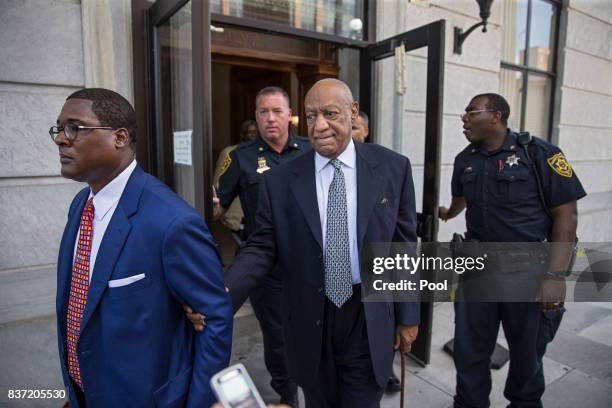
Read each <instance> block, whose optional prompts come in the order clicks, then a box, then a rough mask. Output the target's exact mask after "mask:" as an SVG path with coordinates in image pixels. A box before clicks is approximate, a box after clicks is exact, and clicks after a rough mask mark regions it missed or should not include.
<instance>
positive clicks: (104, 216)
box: [72, 160, 136, 283]
mask: <svg viewBox="0 0 612 408" xmlns="http://www.w3.org/2000/svg"><path fill="white" fill-rule="evenodd" d="M135 168H136V160H133V161H132V163H131V164H130V165H129V166H127V167H126V168H125V170H123V171H122V172H121V173H120V174H119V175H118V176H117V177H115V178H114V179H113V180H111V182H110V183H108V184H107V185H105V186H104V188H102V190H100V191H98V193H97V194H94V193H93V192H92V191H91V189H90V190H89V198H91V197H93V206H94V219H93V237H92V240H91V256H90V258H89V283H91V277H92V276H93V271H94V266H95V265H96V257H97V256H98V250H99V249H100V243H101V242H102V238H104V233H105V232H106V228H107V227H108V223H109V222H110V220H111V218H113V214H114V213H115V209H116V208H117V204H118V203H119V199H120V198H121V195H122V194H123V190H125V186H126V184H127V182H128V179H129V178H130V175H131V174H132V172H133V171H134V169H135ZM79 234H80V230H79ZM78 244H79V237H78V236H77V240H76V242H75V243H74V254H76V250H77V245H78ZM74 254H73V258H72V261H73V262H74Z"/></svg>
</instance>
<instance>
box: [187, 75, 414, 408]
mask: <svg viewBox="0 0 612 408" xmlns="http://www.w3.org/2000/svg"><path fill="white" fill-rule="evenodd" d="M305 110H306V120H307V124H308V136H309V139H310V143H311V144H312V147H313V149H314V150H313V151H311V152H308V153H306V154H304V155H302V156H300V157H298V158H296V159H294V160H292V161H291V162H289V163H286V164H284V165H283V166H281V167H279V168H278V169H272V170H270V171H268V172H266V173H265V174H264V177H263V182H262V185H261V186H260V190H259V191H260V198H259V204H258V212H257V228H256V231H255V232H254V233H253V234H252V235H251V236H250V238H249V240H248V241H247V243H246V245H245V247H244V248H243V249H242V250H241V252H240V253H239V254H238V256H237V257H236V259H235V261H234V264H233V265H232V268H231V269H230V271H229V272H228V274H227V276H226V285H227V287H228V288H229V292H230V295H231V296H232V301H233V302H234V308H237V307H238V306H239V305H240V304H241V303H242V302H243V301H244V300H245V299H246V297H247V296H248V294H249V293H250V292H251V291H252V290H253V288H255V287H256V286H257V284H258V282H259V281H260V280H261V279H262V277H263V276H264V275H265V274H266V273H267V272H268V271H269V270H271V269H272V266H273V265H275V264H276V263H277V262H278V264H279V267H280V270H281V275H282V279H283V292H282V302H283V303H282V304H283V331H284V336H285V344H286V352H287V359H288V365H289V373H290V375H291V378H292V379H293V380H294V381H296V382H297V383H298V384H299V385H300V386H301V387H302V388H303V390H304V395H305V398H306V405H307V407H313V408H326V407H329V408H331V407H351V408H355V407H357V408H359V407H363V408H373V407H378V406H379V405H380V399H381V398H382V394H383V389H384V387H385V385H386V384H387V380H388V379H389V377H390V376H391V373H392V362H393V348H394V345H395V347H399V346H400V345H401V347H402V349H403V351H404V352H407V351H409V350H410V344H411V343H412V342H413V341H414V340H415V338H416V335H417V332H418V323H419V305H418V304H417V303H395V304H394V303H391V302H378V303H363V302H362V301H361V295H360V293H361V275H360V270H359V252H360V251H361V250H362V248H364V245H365V244H367V243H370V242H415V241H416V211H415V200H414V187H413V182H412V173H411V167H410V162H409V160H408V159H407V158H406V157H404V156H401V155H399V154H397V153H394V152H392V151H390V150H388V149H385V148H384V147H381V146H377V145H373V144H363V143H353V141H352V140H351V122H352V121H355V120H356V119H357V115H358V112H359V109H358V104H357V102H354V101H353V97H352V94H351V91H350V90H349V88H348V86H347V85H346V84H344V83H343V82H341V81H339V80H336V79H323V80H321V81H319V82H317V83H316V84H315V85H314V86H313V87H312V89H311V90H310V91H309V92H308V94H307V95H306V100H305ZM194 309H195V310H198V309H197V308H194ZM198 311H199V310H198ZM206 319H207V322H208V316H207V317H206ZM204 330H206V329H204Z"/></svg>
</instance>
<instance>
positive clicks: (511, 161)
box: [506, 154, 520, 167]
mask: <svg viewBox="0 0 612 408" xmlns="http://www.w3.org/2000/svg"><path fill="white" fill-rule="evenodd" d="M519 159H520V157H516V154H513V155H511V156H508V158H507V159H506V164H507V165H508V166H509V167H512V166H514V165H515V164H516V165H517V166H518V161H519Z"/></svg>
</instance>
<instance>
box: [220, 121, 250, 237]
mask: <svg viewBox="0 0 612 408" xmlns="http://www.w3.org/2000/svg"><path fill="white" fill-rule="evenodd" d="M257 135H258V131H257V122H255V121H254V120H245V121H244V122H243V123H242V125H241V126H240V142H241V143H245V142H250V141H252V140H255V138H256V137H257ZM236 146H238V145H231V146H227V147H225V148H224V149H223V150H221V153H219V158H218V159H217V164H216V165H215V173H214V175H213V187H214V189H215V191H216V190H218V189H219V178H220V177H221V169H222V168H223V166H224V163H225V161H226V160H227V158H228V157H229V154H230V152H231V151H232V150H234V149H235V148H236ZM243 218H244V212H243V211H242V206H241V205H240V199H239V198H238V197H236V198H234V200H233V201H232V203H231V204H230V205H229V207H228V208H227V210H225V211H224V212H223V215H222V216H221V217H220V221H221V223H222V224H223V225H225V226H226V227H227V228H229V229H230V230H231V231H232V233H233V234H235V236H237V238H236V239H237V240H239V241H242V240H243V239H244V236H243V235H242V229H243V227H244V225H243Z"/></svg>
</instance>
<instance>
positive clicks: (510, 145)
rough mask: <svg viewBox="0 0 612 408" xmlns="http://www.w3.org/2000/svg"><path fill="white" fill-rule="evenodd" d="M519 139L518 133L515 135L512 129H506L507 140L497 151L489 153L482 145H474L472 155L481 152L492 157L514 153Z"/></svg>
mask: <svg viewBox="0 0 612 408" xmlns="http://www.w3.org/2000/svg"><path fill="white" fill-rule="evenodd" d="M517 143H518V141H517V138H516V133H514V132H513V131H512V130H511V129H510V128H507V129H506V138H505V139H504V144H503V145H502V146H501V147H500V148H499V149H497V150H495V151H492V152H489V151H487V150H486V149H485V148H484V147H482V145H481V144H480V143H472V144H471V148H470V153H476V152H480V153H482V154H484V155H485V156H490V155H493V154H497V153H499V152H504V151H506V152H514V151H515V150H516V146H517Z"/></svg>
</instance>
